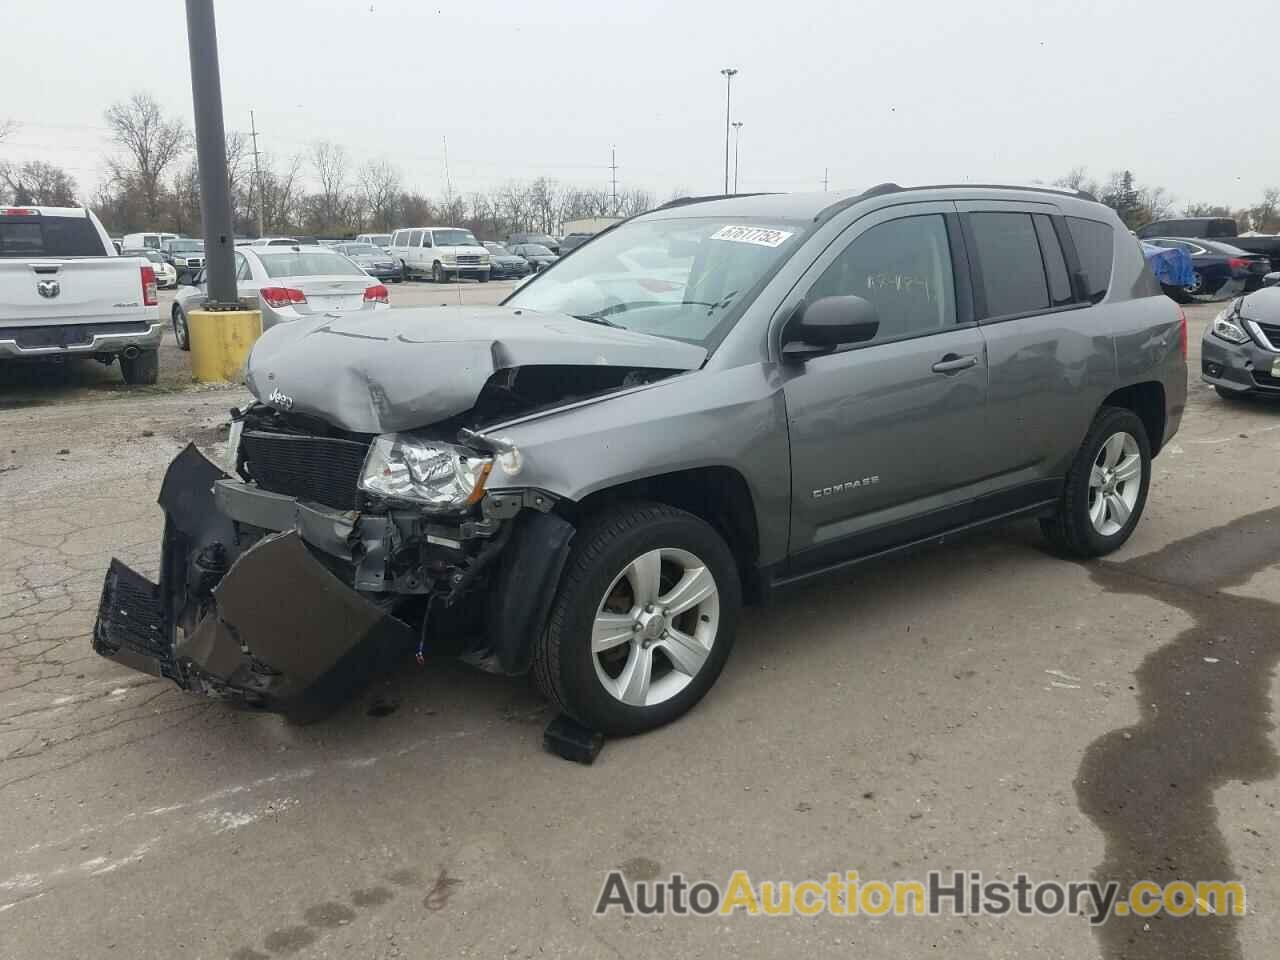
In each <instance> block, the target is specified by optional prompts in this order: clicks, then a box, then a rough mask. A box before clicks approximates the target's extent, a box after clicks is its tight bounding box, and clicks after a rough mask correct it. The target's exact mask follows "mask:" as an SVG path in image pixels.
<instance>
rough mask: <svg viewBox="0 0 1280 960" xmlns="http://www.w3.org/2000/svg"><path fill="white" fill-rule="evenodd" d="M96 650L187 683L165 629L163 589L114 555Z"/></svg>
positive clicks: (96, 632)
mask: <svg viewBox="0 0 1280 960" xmlns="http://www.w3.org/2000/svg"><path fill="white" fill-rule="evenodd" d="M93 649H94V652H96V653H98V654H100V655H102V656H104V657H109V658H111V659H112V660H116V661H118V662H119V663H122V664H124V665H125V666H127V667H132V668H133V669H134V670H141V671H142V672H143V673H150V674H153V675H155V676H157V677H168V678H169V679H170V680H173V681H175V682H176V683H178V684H179V685H181V686H186V684H184V683H183V681H182V677H181V674H180V673H179V672H178V667H177V663H176V662H175V661H174V657H173V647H172V645H171V644H170V643H169V634H168V631H166V630H165V626H164V613H163V610H162V609H161V602H160V588H159V587H157V586H156V585H155V584H154V583H152V582H151V581H150V580H148V579H147V578H146V577H144V576H143V575H142V574H140V573H138V572H137V571H136V570H132V569H130V568H129V567H126V566H125V565H124V564H123V563H121V562H120V561H119V560H116V559H114V558H113V559H112V561H111V566H110V567H108V568H107V579H106V582H104V583H103V585H102V599H101V600H100V601H99V603H98V621H97V623H95V624H94V626H93Z"/></svg>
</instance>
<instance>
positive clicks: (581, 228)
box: [560, 217, 622, 237]
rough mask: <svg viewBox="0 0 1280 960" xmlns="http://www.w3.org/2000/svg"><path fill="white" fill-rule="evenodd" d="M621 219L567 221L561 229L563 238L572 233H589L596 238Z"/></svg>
mask: <svg viewBox="0 0 1280 960" xmlns="http://www.w3.org/2000/svg"><path fill="white" fill-rule="evenodd" d="M621 219H622V217H584V218H583V219H581V220H566V221H565V222H564V223H563V224H562V225H561V228H560V230H561V236H565V237H567V236H568V235H569V234H571V233H589V234H591V235H592V236H595V235H596V234H597V233H599V232H600V231H601V230H605V229H607V228H609V227H611V226H613V225H614V224H615V223H617V222H618V221H620V220H621Z"/></svg>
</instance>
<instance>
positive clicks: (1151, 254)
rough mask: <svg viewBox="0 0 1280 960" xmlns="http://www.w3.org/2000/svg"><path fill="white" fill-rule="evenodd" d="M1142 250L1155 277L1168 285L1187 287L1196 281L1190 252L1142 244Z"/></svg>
mask: <svg viewBox="0 0 1280 960" xmlns="http://www.w3.org/2000/svg"><path fill="white" fill-rule="evenodd" d="M1142 252H1143V254H1144V255H1145V256H1146V258H1147V263H1149V264H1151V272H1152V273H1154V274H1155V275H1156V279H1157V280H1159V281H1160V282H1161V283H1163V284H1164V285H1165V286H1168V287H1189V286H1191V284H1193V283H1195V282H1196V278H1195V269H1194V268H1193V267H1192V266H1191V254H1189V253H1187V251H1185V250H1171V249H1166V248H1165V247H1153V246H1151V244H1149V243H1144V244H1143V245H1142Z"/></svg>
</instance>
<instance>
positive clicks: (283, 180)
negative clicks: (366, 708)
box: [261, 153, 303, 233]
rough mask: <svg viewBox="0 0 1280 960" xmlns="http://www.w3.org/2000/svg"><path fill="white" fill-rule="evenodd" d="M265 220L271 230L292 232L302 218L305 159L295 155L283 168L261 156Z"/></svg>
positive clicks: (263, 213) (267, 157)
mask: <svg viewBox="0 0 1280 960" xmlns="http://www.w3.org/2000/svg"><path fill="white" fill-rule="evenodd" d="M261 169H262V197H261V202H262V223H263V226H264V228H265V229H266V232H267V233H288V232H290V231H291V230H292V229H293V228H294V227H296V226H298V225H299V224H300V223H301V221H302V205H303V196H302V181H301V177H302V158H301V157H293V158H292V159H291V160H289V162H288V164H287V166H285V167H282V168H281V169H280V170H277V169H276V168H275V163H274V161H273V160H272V158H271V157H270V155H268V154H265V153H264V154H262V155H261Z"/></svg>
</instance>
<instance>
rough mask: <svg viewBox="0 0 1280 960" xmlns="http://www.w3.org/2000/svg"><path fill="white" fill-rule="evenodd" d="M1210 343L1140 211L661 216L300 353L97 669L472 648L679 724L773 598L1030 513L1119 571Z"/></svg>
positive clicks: (1041, 197)
mask: <svg viewBox="0 0 1280 960" xmlns="http://www.w3.org/2000/svg"><path fill="white" fill-rule="evenodd" d="M264 256H265V255H264ZM677 278H678V280H679V287H678V289H677V290H676V291H675V292H674V293H673V292H672V291H671V290H670V289H669V285H670V284H671V283H672V282H674V281H675V280H676V279H677ZM655 287H656V289H657V290H658V291H660V294H659V295H655V294H654V292H653V291H654V289H655ZM1186 330H1187V328H1186V318H1185V317H1184V316H1183V315H1182V311H1180V310H1179V309H1178V307H1177V306H1176V305H1175V304H1174V303H1172V302H1171V301H1170V300H1169V298H1168V297H1165V296H1164V295H1163V294H1162V293H1161V292H1160V287H1159V285H1158V284H1157V283H1156V281H1155V278H1154V277H1152V275H1151V271H1150V270H1149V269H1147V265H1146V262H1145V261H1144V260H1143V257H1142V252H1141V250H1140V249H1139V247H1138V244H1137V242H1136V241H1134V240H1133V239H1132V238H1131V237H1129V235H1128V231H1126V230H1125V228H1124V225H1123V224H1122V223H1121V222H1120V220H1119V218H1118V217H1117V216H1116V214H1115V212H1114V211H1113V210H1111V209H1109V208H1107V207H1104V206H1102V205H1101V204H1099V203H1094V202H1091V201H1090V200H1088V199H1086V198H1084V197H1083V196H1077V195H1072V194H1069V193H1065V192H1062V191H1051V190H1047V189H1044V190H1031V189H1015V188H992V187H932V188H931V187H922V188H911V189H903V188H901V187H897V186H895V185H893V184H884V185H881V186H880V187H877V188H874V189H872V190H868V191H867V192H866V193H862V194H844V195H839V194H831V193H811V194H807V195H804V194H802V195H796V196H782V195H776V196H756V197H733V198H723V199H715V200H703V201H696V202H688V203H685V204H683V205H681V206H678V207H673V206H670V205H668V206H666V207H660V208H659V209H657V210H652V211H650V212H649V213H646V214H644V215H643V216H641V217H637V218H635V219H632V220H629V221H627V222H626V223H623V224H621V225H619V226H618V227H616V228H615V229H612V230H609V231H608V233H605V234H602V235H600V236H598V237H597V238H596V239H595V240H594V241H593V242H592V243H589V244H587V245H586V246H585V247H583V248H582V249H581V250H579V251H577V252H576V253H574V255H573V256H571V257H567V258H565V262H564V263H562V264H558V265H557V266H556V269H555V270H548V271H547V272H546V273H544V274H540V275H538V276H537V277H534V278H532V279H531V280H530V281H529V282H527V283H526V284H524V285H523V286H521V287H520V288H519V289H517V290H516V291H514V292H513V293H512V294H511V295H510V296H509V297H507V299H506V300H505V301H504V302H503V303H502V304H500V305H496V306H481V305H469V306H456V307H453V306H442V307H408V308H403V309H398V310H389V309H384V310H382V311H381V312H379V313H373V314H367V315H366V314H358V313H352V314H348V315H347V316H345V317H333V318H326V320H325V322H324V323H316V322H314V321H313V322H306V321H299V322H295V323H279V324H276V325H275V326H273V327H271V328H270V329H269V330H267V331H266V332H265V333H264V334H263V335H262V337H261V338H260V339H259V340H258V341H257V343H256V344H255V345H254V348H253V352H252V354H251V355H250V356H249V358H248V361H247V363H246V365H245V370H246V373H245V380H246V385H247V387H248V389H249V390H250V391H251V392H252V393H253V395H254V397H255V398H256V399H255V402H254V403H252V404H249V405H247V406H245V407H243V408H242V409H237V410H235V411H233V412H232V417H233V423H232V425H231V427H230V434H229V437H228V461H229V464H228V465H229V466H230V467H231V470H232V471H233V472H234V474H235V475H234V476H228V475H226V474H224V473H223V472H222V471H221V470H219V469H218V468H217V467H216V466H215V465H214V464H213V463H211V462H210V461H208V460H206V459H205V457H204V456H203V455H202V454H201V453H200V452H199V451H198V450H197V449H196V448H195V447H194V446H188V447H187V448H186V450H185V451H184V452H183V453H181V454H179V455H178V457H177V458H176V459H175V460H174V462H173V464H172V465H171V466H170V467H169V471H168V474H167V475H166V477H165V480H164V484H163V487H162V493H161V495H160V505H161V507H162V508H163V509H164V511H165V514H166V524H165V533H164V539H163V545H162V546H161V547H158V548H157V549H156V550H155V551H154V553H152V554H151V555H150V556H143V555H141V554H139V558H140V559H142V560H144V562H148V563H154V560H155V558H156V557H163V560H162V562H161V563H160V564H159V570H160V578H159V583H152V582H150V581H148V580H147V579H146V578H145V577H144V576H143V575H142V574H140V573H137V572H135V571H133V570H131V569H130V568H129V567H127V566H125V565H124V564H123V563H121V562H120V561H119V560H113V561H112V562H111V567H110V570H109V572H108V575H107V578H106V580H105V583H104V588H103V594H102V601H101V604H100V606H99V619H98V622H97V624H96V626H95V628H94V633H93V644H94V649H95V650H97V651H98V653H100V654H102V655H103V656H106V657H110V658H112V659H114V660H117V661H118V662H119V663H120V664H121V665H123V666H128V667H131V668H133V669H137V670H145V671H147V672H149V673H152V674H154V675H156V676H164V677H169V678H171V679H173V680H174V681H175V682H176V683H177V684H178V685H179V686H181V687H183V688H186V689H189V690H195V691H205V692H208V693H211V694H214V695H217V696H223V695H229V694H230V695H234V694H238V695H240V696H243V697H245V698H247V699H249V700H250V701H252V702H255V703H260V704H262V705H264V706H267V707H272V708H274V709H283V710H289V709H290V708H291V705H296V704H300V703H302V702H304V701H312V700H315V699H316V698H321V700H322V702H323V701H330V700H332V699H333V698H334V697H336V696H338V695H339V694H341V693H344V692H347V691H350V690H351V688H352V687H353V686H354V685H355V684H356V683H357V682H358V681H359V680H360V679H361V677H367V676H368V675H369V671H370V669H371V668H372V667H373V666H374V665H375V664H377V663H378V662H379V661H380V660H383V659H385V658H386V657H387V656H389V655H391V654H396V653H400V652H401V651H403V655H412V653H411V652H412V651H414V650H415V649H416V650H418V651H419V652H421V651H422V650H423V649H424V648H426V649H431V650H437V649H440V650H443V649H452V650H454V651H456V652H458V653H459V654H461V655H462V656H464V657H465V659H466V660H467V661H468V662H469V663H472V664H475V665H477V666H480V667H482V668H484V669H487V670H491V671H494V672H497V673H502V674H506V675H517V674H522V673H526V672H532V674H533V676H534V679H535V681H536V682H537V684H538V686H539V687H540V688H541V689H542V690H543V691H544V692H545V693H546V695H547V696H548V697H549V698H550V699H551V700H552V702H553V703H554V704H555V707H556V709H558V710H562V711H564V712H566V713H568V714H570V715H571V716H573V717H575V718H576V719H578V720H579V721H580V722H582V723H583V724H585V725H587V726H588V727H591V728H593V729H595V730H599V731H601V732H603V733H606V734H620V733H636V732H639V731H642V730H647V729H650V728H653V727H656V726H659V725H661V724H663V723H667V722H669V721H671V720H674V719H675V718H676V717H678V716H680V715H681V714H683V713H684V712H685V711H686V710H688V709H690V708H691V707H692V706H693V705H694V704H696V703H697V702H698V700H699V699H700V698H701V697H702V696H703V694H705V693H706V692H707V691H708V690H709V689H710V688H711V685H712V684H713V683H714V682H715V679H716V677H717V675H719V673H720V671H721V669H722V668H723V667H724V665H725V663H726V661H727V660H728V657H729V653H730V649H731V647H732V645H733V639H734V634H735V632H736V626H737V624H738V622H739V620H740V614H741V604H742V600H743V596H744V594H746V595H747V596H748V597H752V598H759V599H762V600H763V599H767V598H768V597H769V595H770V594H771V593H772V592H773V591H774V590H775V588H779V587H782V586H784V585H786V584H795V583H798V582H801V581H803V580H805V579H807V578H809V577H813V576H817V575H819V574H821V573H824V572H829V571H839V572H841V573H842V574H843V575H844V576H845V577H846V578H847V577H848V576H849V571H850V570H851V568H852V566H853V565H854V564H857V563H860V562H862V561H868V560H871V559H873V558H876V557H881V556H883V555H885V554H888V553H891V552H894V551H898V550H906V549H909V548H912V547H914V546H917V545H921V544H925V543H939V542H942V541H944V540H951V539H952V537H953V536H954V535H955V534H956V533H959V532H961V531H968V530H972V529H974V528H977V527H981V526H985V525H989V524H995V523H1000V522H1004V521H1006V520H1010V519H1012V518H1015V517H1038V518H1039V519H1040V522H1041V526H1042V528H1043V529H1044V531H1045V533H1046V535H1047V537H1048V539H1049V540H1050V542H1051V543H1053V544H1055V545H1056V546H1057V548H1058V549H1059V550H1060V551H1061V552H1062V553H1063V554H1066V555H1072V556H1076V557H1098V556H1102V555H1104V554H1108V553H1111V552H1112V551H1114V550H1116V549H1117V548H1118V547H1120V546H1121V545H1122V544H1123V543H1124V542H1125V541H1126V540H1127V539H1128V538H1129V535H1130V534H1131V533H1132V532H1133V530H1134V527H1135V526H1136V525H1137V524H1138V522H1139V518H1140V517H1141V516H1142V512H1143V506H1144V504H1145V503H1146V500H1147V493H1148V490H1149V489H1150V485H1151V483H1152V481H1153V479H1154V477H1153V474H1152V469H1151V466H1152V458H1153V457H1154V456H1156V455H1157V454H1158V453H1159V452H1160V451H1161V450H1162V449H1165V448H1167V446H1168V443H1169V440H1170V439H1171V438H1172V437H1173V436H1174V435H1175V434H1176V432H1177V430H1178V424H1179V422H1180V419H1181V417H1182V411H1183V407H1184V405H1185V403H1186V396H1187V365H1186V347H1187V341H1186ZM232 464H234V465H233V466H232ZM1162 472H1163V471H1162ZM121 536H122V537H129V538H131V539H130V541H129V542H130V551H131V553H133V551H134V549H135V547H134V546H133V544H135V543H136V540H137V535H136V533H135V532H133V531H132V530H128V531H124V532H122V534H121ZM1024 573H1027V571H1024V570H1022V569H1021V568H1020V567H1019V566H1018V565H1017V564H1012V565H1009V566H1008V568H1007V569H1004V570H1002V571H1001V572H1000V575H1001V576H1004V577H1006V578H1008V579H1009V580H1010V581H1021V582H1022V589H1024V590H1025V589H1032V588H1033V587H1032V585H1033V584H1034V583H1035V582H1036V581H1035V579H1034V578H1035V577H1036V576H1037V575H1038V574H1037V572H1036V571H1035V570H1031V571H1030V572H1029V573H1027V575H1026V576H1024V575H1023V574H1024ZM915 586H916V587H917V589H918V590H919V592H921V593H924V592H927V591H929V590H931V589H936V586H934V585H931V584H928V583H920V584H917V585H915ZM943 629H944V630H945V629H946V628H945V626H944V627H943ZM966 631H969V632H972V631H971V629H970V627H969V625H968V624H966V623H963V622H961V623H957V624H955V629H954V631H952V634H951V635H952V636H953V637H956V638H961V637H964V636H965V635H966ZM1051 646H1052V645H1051V644H1046V649H1048V648H1049V647H1051ZM869 649H870V648H869ZM788 655H792V656H797V657H808V658H810V659H811V660H812V661H813V662H814V663H820V662H821V660H822V658H823V656H824V655H825V654H824V651H823V650H822V649H819V648H816V647H812V646H810V647H805V646H804V645H803V644H800V643H798V644H796V645H795V646H794V648H793V650H792V651H788ZM738 680H739V684H738V688H739V689H742V688H743V687H746V686H749V685H750V683H751V682H752V681H750V680H749V679H747V678H745V677H739V678H738ZM735 709H736V710H738V712H742V711H746V710H748V709H749V708H748V707H745V706H744V707H741V708H733V709H730V710H727V711H725V714H726V715H728V714H730V713H732V712H734V710H735Z"/></svg>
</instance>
